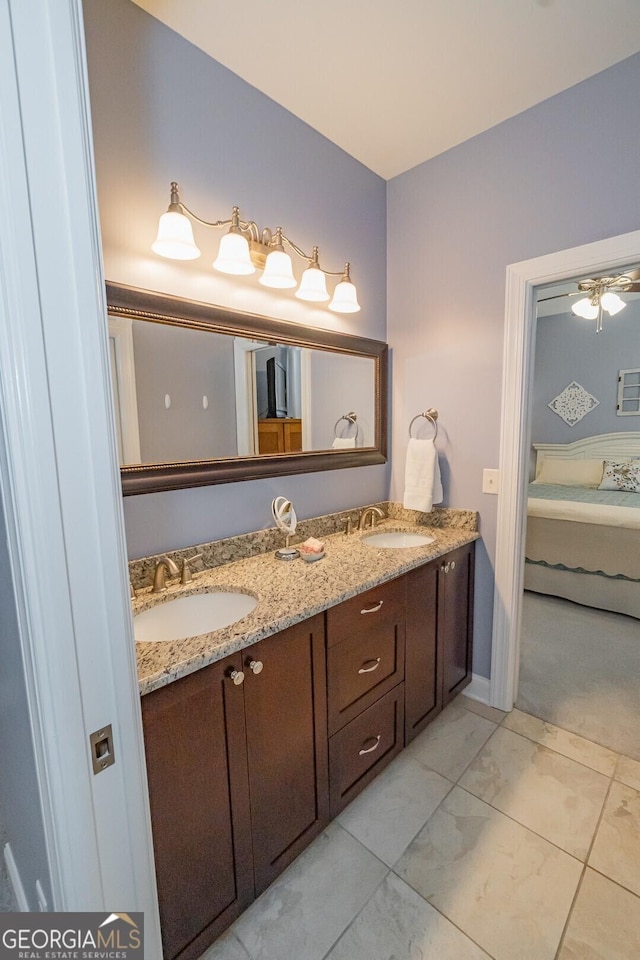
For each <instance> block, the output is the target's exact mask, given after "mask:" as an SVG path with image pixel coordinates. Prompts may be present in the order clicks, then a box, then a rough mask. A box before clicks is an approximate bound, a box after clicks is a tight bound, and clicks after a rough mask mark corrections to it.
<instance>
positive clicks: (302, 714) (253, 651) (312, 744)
mask: <svg viewBox="0 0 640 960" xmlns="http://www.w3.org/2000/svg"><path fill="white" fill-rule="evenodd" d="M243 664H244V666H243V670H244V674H245V678H246V679H245V682H244V702H245V721H246V736H247V753H248V771H249V793H250V796H251V824H252V833H253V867H254V875H255V891H256V896H257V895H258V894H260V893H262V891H263V890H264V889H265V888H266V887H268V886H269V884H270V883H271V882H272V881H273V880H274V879H275V877H277V876H278V874H279V873H281V872H282V870H284V868H285V867H286V866H287V865H288V864H289V863H291V861H292V860H294V859H295V857H297V856H298V854H299V853H300V852H301V851H302V850H303V849H304V848H305V847H306V846H307V844H308V843H309V842H310V841H311V840H312V839H313V838H314V837H315V836H316V835H317V834H318V833H319V832H320V831H321V830H322V828H323V827H324V826H325V825H326V824H327V823H328V821H329V785H328V759H327V698H326V683H325V645H324V615H323V614H319V615H318V616H315V617H312V618H311V619H310V620H304V621H303V622H302V623H298V624H296V625H295V626H293V627H289V629H287V630H284V631H283V632H282V633H277V634H275V636H273V637H268V638H267V639H266V640H261V641H260V643H259V644H255V645H254V646H253V647H249V648H248V649H246V650H243ZM252 664H253V669H257V670H258V671H259V672H258V673H253V670H252Z"/></svg>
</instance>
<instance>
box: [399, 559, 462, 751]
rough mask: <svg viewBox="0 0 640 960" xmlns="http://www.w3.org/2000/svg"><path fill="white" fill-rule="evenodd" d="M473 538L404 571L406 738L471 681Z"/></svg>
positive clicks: (423, 726)
mask: <svg viewBox="0 0 640 960" xmlns="http://www.w3.org/2000/svg"><path fill="white" fill-rule="evenodd" d="M474 556H475V543H469V544H466V545H465V546H463V547H460V548H459V549H457V550H454V551H452V552H451V553H449V554H447V555H446V556H445V557H441V558H440V559H438V560H433V561H432V562H431V563H427V564H425V565H424V566H423V567H417V568H416V569H415V570H411V571H410V572H409V573H408V574H407V576H406V580H407V637H406V651H405V658H406V660H405V742H406V743H409V742H410V741H411V740H413V738H414V737H415V736H417V735H418V734H419V733H420V731H421V730H424V728H425V727H426V726H427V725H428V724H429V723H430V722H431V721H432V720H433V719H434V717H436V716H437V714H438V713H440V711H441V710H442V708H443V707H445V706H446V705H447V703H449V701H450V700H452V699H453V698H454V697H455V696H457V694H458V693H460V691H461V690H463V689H464V688H465V687H466V686H467V684H469V683H471V668H472V663H471V660H472V652H473V648H472V643H473V577H474Z"/></svg>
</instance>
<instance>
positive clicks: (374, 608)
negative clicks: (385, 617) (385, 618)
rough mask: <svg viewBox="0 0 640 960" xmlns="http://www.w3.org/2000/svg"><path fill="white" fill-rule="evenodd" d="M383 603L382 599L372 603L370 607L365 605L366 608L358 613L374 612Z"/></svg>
mask: <svg viewBox="0 0 640 960" xmlns="http://www.w3.org/2000/svg"><path fill="white" fill-rule="evenodd" d="M383 603H384V600H379V601H378V603H376V604H374V605H373V606H372V607H367V609H366V610H361V611H360V613H375V612H376V611H377V610H379V609H380V607H381V606H382V604H383Z"/></svg>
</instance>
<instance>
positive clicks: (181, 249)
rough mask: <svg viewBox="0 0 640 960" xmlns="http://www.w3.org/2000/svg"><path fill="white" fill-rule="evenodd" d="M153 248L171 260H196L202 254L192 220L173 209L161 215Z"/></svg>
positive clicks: (155, 251)
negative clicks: (194, 235) (194, 234)
mask: <svg viewBox="0 0 640 960" xmlns="http://www.w3.org/2000/svg"><path fill="white" fill-rule="evenodd" d="M151 249H152V250H153V252H154V253H157V254H158V255H159V256H161V257H168V258H169V259H170V260H195V259H196V258H197V257H199V256H200V251H199V250H198V248H197V247H196V245H195V243H194V240H193V230H192V229H191V222H190V220H189V219H188V217H186V216H185V215H184V213H178V212H177V211H172V210H169V211H167V213H163V214H162V216H161V217H160V222H159V223H158V234H157V236H156V238H155V240H154V241H153V243H152V244H151Z"/></svg>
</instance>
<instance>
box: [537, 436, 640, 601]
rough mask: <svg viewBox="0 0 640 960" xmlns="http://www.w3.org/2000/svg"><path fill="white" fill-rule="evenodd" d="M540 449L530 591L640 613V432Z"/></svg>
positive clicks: (551, 445)
mask: <svg viewBox="0 0 640 960" xmlns="http://www.w3.org/2000/svg"><path fill="white" fill-rule="evenodd" d="M534 450H535V453H536V463H535V480H534V481H533V482H532V483H530V484H529V491H528V507H527V536H526V547H525V575H524V587H525V590H531V591H533V592H535V593H545V594H550V595H551V596H556V597H564V598H565V599H567V600H573V601H574V602H576V603H581V604H584V605H585V606H589V607H597V608H599V609H602V610H613V611H615V612H616V613H623V614H626V615H627V616H631V617H636V618H638V619H640V480H639V479H638V475H639V473H640V432H625V433H613V434H611V433H610V434H601V435H599V436H595V437H588V438H586V439H584V440H577V441H575V442H574V443H568V444H534ZM610 464H625V466H624V467H622V468H619V467H615V468H613V467H611V466H610ZM603 474H604V482H603ZM621 485H622V487H624V488H625V489H621V488H620V486H621ZM600 487H608V488H609V489H600Z"/></svg>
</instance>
